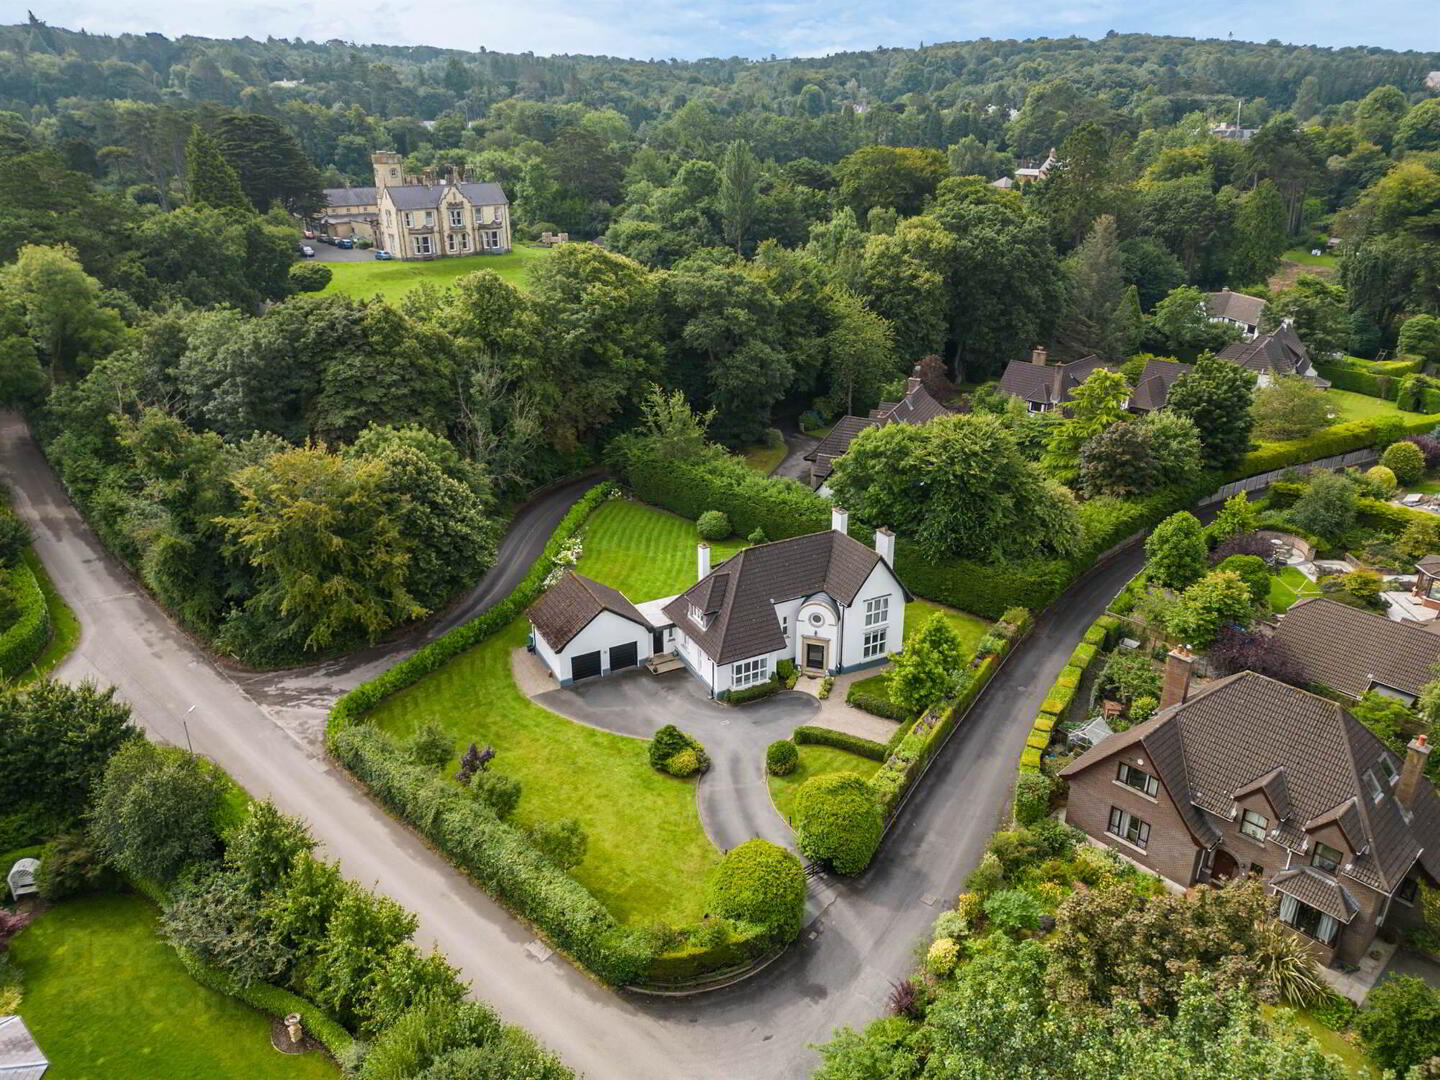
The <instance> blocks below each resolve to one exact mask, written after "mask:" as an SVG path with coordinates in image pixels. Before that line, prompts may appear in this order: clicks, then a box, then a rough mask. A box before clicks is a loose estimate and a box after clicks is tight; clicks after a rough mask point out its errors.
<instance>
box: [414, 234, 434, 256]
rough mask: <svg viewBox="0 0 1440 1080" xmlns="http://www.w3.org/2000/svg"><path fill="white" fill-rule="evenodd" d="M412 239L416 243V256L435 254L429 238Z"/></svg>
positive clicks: (417, 237)
mask: <svg viewBox="0 0 1440 1080" xmlns="http://www.w3.org/2000/svg"><path fill="white" fill-rule="evenodd" d="M412 239H414V241H415V254H416V255H430V254H433V253H434V249H433V248H432V247H431V246H430V237H428V236H416V237H413V238H412Z"/></svg>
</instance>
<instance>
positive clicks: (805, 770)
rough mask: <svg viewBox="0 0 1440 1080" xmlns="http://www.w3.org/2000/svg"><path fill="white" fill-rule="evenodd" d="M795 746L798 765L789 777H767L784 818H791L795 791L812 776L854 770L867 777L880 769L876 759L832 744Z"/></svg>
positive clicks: (772, 797) (776, 806)
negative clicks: (873, 759)
mask: <svg viewBox="0 0 1440 1080" xmlns="http://www.w3.org/2000/svg"><path fill="white" fill-rule="evenodd" d="M796 749H797V750H799V751H800V764H799V765H798V766H797V767H796V769H795V771H794V772H793V773H791V774H790V775H789V776H770V777H769V780H770V798H771V799H772V800H774V803H775V809H776V810H779V811H780V816H781V817H783V818H784V819H785V820H786V821H789V820H790V815H791V813H793V812H794V810H795V794H796V792H798V791H799V790H800V785H801V784H803V783H804V782H805V781H806V780H809V779H810V778H811V777H812V776H823V775H824V774H825V773H836V772H853V773H855V774H857V775H858V776H860V777H861V778H863V779H867V780H868V779H869V778H870V775H871V774H872V773H873V772H874V771H875V770H876V769H878V768H880V763H879V762H878V761H871V760H870V759H869V758H863V757H861V756H860V755H859V754H852V753H850V751H849V750H837V749H836V748H835V747H833V746H810V745H806V746H798V747H796ZM767 775H768V774H767Z"/></svg>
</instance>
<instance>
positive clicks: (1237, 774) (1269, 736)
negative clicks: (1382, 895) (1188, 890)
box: [1061, 671, 1440, 903]
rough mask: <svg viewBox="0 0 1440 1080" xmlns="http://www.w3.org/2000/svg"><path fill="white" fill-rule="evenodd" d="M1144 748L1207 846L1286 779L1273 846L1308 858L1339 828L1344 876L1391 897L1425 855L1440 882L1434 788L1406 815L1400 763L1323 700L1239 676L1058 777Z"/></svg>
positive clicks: (1118, 738)
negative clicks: (1244, 803)
mask: <svg viewBox="0 0 1440 1080" xmlns="http://www.w3.org/2000/svg"><path fill="white" fill-rule="evenodd" d="M1136 745H1138V746H1140V747H1142V748H1143V750H1144V752H1145V754H1146V756H1147V758H1148V759H1149V761H1150V762H1151V763H1152V764H1153V765H1154V767H1155V770H1156V772H1157V774H1158V775H1159V779H1160V781H1161V783H1162V784H1164V786H1165V789H1166V791H1167V793H1168V794H1169V796H1170V798H1171V801H1172V802H1173V803H1174V804H1175V806H1176V807H1177V808H1178V809H1179V810H1180V813H1181V815H1182V816H1183V817H1184V819H1185V821H1186V825H1187V827H1188V828H1189V829H1190V831H1191V834H1192V836H1193V837H1194V839H1195V841H1196V843H1198V844H1199V845H1200V846H1202V847H1206V848H1210V847H1213V846H1214V845H1215V844H1216V843H1218V841H1219V839H1220V836H1219V833H1218V832H1217V831H1216V830H1215V828H1214V826H1213V825H1212V824H1211V822H1210V821H1208V820H1206V816H1207V814H1209V815H1214V816H1216V817H1219V818H1222V819H1226V820H1233V816H1234V813H1235V809H1236V807H1235V803H1236V800H1237V799H1238V798H1243V797H1245V795H1247V794H1251V793H1254V792H1255V791H1258V790H1267V791H1269V790H1273V785H1275V784H1276V783H1277V779H1276V775H1275V774H1276V773H1283V783H1284V797H1283V800H1282V802H1281V804H1280V806H1281V808H1277V809H1276V813H1277V814H1280V813H1284V816H1283V817H1282V818H1281V820H1280V821H1279V822H1278V824H1276V825H1275V826H1274V827H1273V829H1272V832H1271V834H1270V839H1271V840H1272V841H1274V842H1275V843H1277V844H1280V845H1281V846H1283V847H1286V848H1289V849H1290V850H1292V851H1294V852H1296V853H1297V854H1305V853H1308V852H1309V850H1310V849H1311V846H1312V841H1311V839H1310V837H1309V835H1308V834H1309V832H1310V831H1313V830H1314V829H1317V828H1320V827H1322V826H1324V825H1327V824H1338V825H1339V826H1340V828H1341V829H1342V831H1343V832H1344V833H1345V836H1346V838H1347V839H1348V840H1350V842H1351V846H1352V848H1353V849H1354V852H1355V853H1354V855H1353V857H1352V858H1351V859H1350V861H1348V862H1346V863H1345V864H1343V865H1342V866H1341V868H1340V871H1339V876H1340V877H1342V878H1349V879H1353V880H1354V881H1357V882H1359V883H1361V884H1364V885H1367V886H1370V887H1371V888H1375V889H1378V890H1380V891H1382V892H1386V893H1389V892H1393V891H1394V890H1395V888H1396V887H1398V886H1399V884H1400V883H1401V881H1403V880H1404V877H1405V875H1406V873H1407V872H1408V871H1409V869H1410V867H1411V866H1412V865H1413V864H1414V863H1415V861H1416V859H1417V857H1418V858H1419V859H1420V861H1421V863H1422V865H1424V867H1425V869H1426V872H1427V873H1429V874H1430V875H1431V877H1436V875H1437V874H1440V798H1437V797H1436V794H1435V790H1434V788H1433V787H1432V786H1431V785H1430V784H1429V783H1428V782H1422V783H1421V784H1420V789H1419V793H1418V794H1417V796H1416V799H1415V805H1414V806H1413V807H1412V808H1411V810H1410V812H1409V813H1408V815H1407V813H1406V812H1405V811H1404V810H1402V808H1401V806H1400V804H1399V802H1398V801H1397V800H1396V798H1395V797H1394V794H1393V789H1392V788H1391V787H1390V785H1389V784H1387V783H1386V781H1385V773H1384V772H1383V771H1381V769H1380V766H1379V762H1380V760H1381V758H1385V759H1386V760H1387V762H1388V764H1389V766H1390V769H1391V771H1393V772H1394V773H1396V774H1398V773H1399V771H1400V763H1399V762H1397V761H1396V760H1395V754H1394V753H1392V752H1391V751H1390V750H1389V749H1387V748H1386V747H1385V745H1384V744H1383V743H1381V742H1380V740H1379V739H1378V738H1376V737H1375V736H1374V735H1373V734H1371V733H1370V731H1369V730H1367V729H1366V728H1365V726H1364V725H1362V724H1361V723H1360V722H1359V721H1358V720H1356V719H1355V718H1354V717H1352V716H1351V715H1350V714H1349V713H1348V712H1346V711H1345V710H1344V709H1343V708H1341V707H1340V706H1339V705H1338V704H1336V703H1335V702H1333V701H1330V700H1328V699H1326V698H1322V697H1317V696H1316V695H1314V694H1310V693H1307V692H1306V691H1304V690H1297V689H1295V688H1294V687H1293V686H1287V685H1286V684H1285V683H1281V682H1277V681H1275V680H1274V679H1270V678H1267V677H1265V676H1263V675H1257V674H1255V673H1254V672H1249V671H1245V672H1240V673H1239V674H1237V675H1232V676H1230V677H1228V678H1225V679H1221V680H1219V681H1218V682H1216V683H1214V684H1213V685H1211V686H1210V687H1208V688H1206V689H1205V690H1204V691H1202V692H1201V693H1199V694H1197V695H1196V696H1195V697H1193V698H1191V699H1190V700H1189V701H1187V702H1184V703H1183V704H1180V705H1175V706H1172V707H1170V708H1168V709H1166V710H1165V711H1163V712H1161V713H1159V714H1158V715H1156V716H1155V717H1153V718H1152V719H1150V720H1148V721H1146V722H1145V723H1143V724H1138V725H1136V726H1135V727H1133V728H1131V729H1130V730H1129V731H1125V732H1121V733H1120V734H1118V735H1114V736H1111V737H1110V738H1108V739H1106V740H1104V741H1103V742H1101V743H1100V744H1099V745H1097V746H1094V747H1092V748H1091V749H1089V750H1087V751H1086V752H1085V753H1084V754H1082V755H1081V756H1080V757H1078V758H1077V759H1076V760H1075V761H1074V762H1072V763H1071V764H1070V765H1069V766H1068V767H1067V768H1066V769H1065V770H1063V771H1062V773H1061V775H1062V776H1064V777H1067V778H1072V777H1074V776H1076V775H1077V774H1079V773H1082V772H1084V771H1085V770H1087V769H1089V768H1091V767H1092V766H1095V765H1099V764H1102V763H1107V762H1110V761H1112V760H1114V757H1115V755H1116V753H1117V752H1119V751H1123V750H1125V749H1128V748H1129V747H1131V746H1136ZM1367 772H1369V773H1371V774H1372V775H1373V776H1375V777H1376V778H1377V779H1378V781H1379V783H1380V785H1381V787H1382V794H1381V797H1380V798H1379V799H1374V798H1372V797H1371V795H1370V789H1369V784H1368V782H1367V780H1366V779H1365V775H1364V774H1365V773H1367ZM1272 805H1273V804H1272ZM1282 808H1283V809H1282ZM1202 811H1204V813H1202ZM1197 819H1198V820H1197ZM1307 903H1308V901H1307Z"/></svg>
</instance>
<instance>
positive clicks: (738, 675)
mask: <svg viewBox="0 0 1440 1080" xmlns="http://www.w3.org/2000/svg"><path fill="white" fill-rule="evenodd" d="M768 678H770V658H769V657H768V656H762V657H759V658H758V659H756V660H741V661H740V662H739V663H737V664H736V665H735V667H734V669H733V670H732V671H731V679H730V685H732V686H734V687H735V688H736V689H737V690H738V689H739V688H740V687H742V686H751V685H753V684H755V683H759V682H764V681H765V680H766V679H768Z"/></svg>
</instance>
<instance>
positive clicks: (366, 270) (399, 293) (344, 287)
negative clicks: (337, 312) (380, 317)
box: [323, 246, 550, 304]
mask: <svg viewBox="0 0 1440 1080" xmlns="http://www.w3.org/2000/svg"><path fill="white" fill-rule="evenodd" d="M549 254H550V249H549V248H542V247H527V246H516V247H515V248H514V249H512V250H511V252H510V254H508V255H461V256H458V257H455V258H449V259H434V260H432V261H430V262H401V261H400V260H399V259H391V260H389V261H383V260H380V259H371V260H369V261H361V262H333V263H330V262H327V263H324V264H323V265H325V266H328V267H329V268H330V272H331V274H332V275H333V276H332V277H331V279H330V284H329V285H326V286H325V288H324V290H323V291H324V292H327V293H344V294H345V295H346V296H353V297H355V298H356V299H358V300H368V299H369V298H370V297H372V296H374V295H375V294H376V293H379V294H380V295H381V296H382V297H384V298H385V299H386V300H388V301H390V302H391V303H392V304H393V303H398V302H399V301H400V299H401V298H402V297H404V295H405V294H406V293H408V292H409V291H410V290H411V289H413V288H414V287H415V286H416V285H418V284H420V283H421V282H422V281H429V282H433V283H434V284H436V285H438V286H440V287H441V288H444V287H445V286H446V285H449V284H450V283H451V282H452V281H454V280H455V279H456V278H458V277H463V276H464V275H465V274H471V273H474V272H475V271H476V270H494V271H495V272H496V273H497V274H499V275H500V276H501V277H502V278H504V279H505V280H506V281H508V282H509V283H510V284H511V285H514V286H515V287H516V288H519V289H523V288H525V286H526V285H527V283H528V282H529V279H530V268H531V267H532V266H534V265H535V263H536V262H537V261H538V260H540V259H543V258H545V256H547V255H549Z"/></svg>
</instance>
